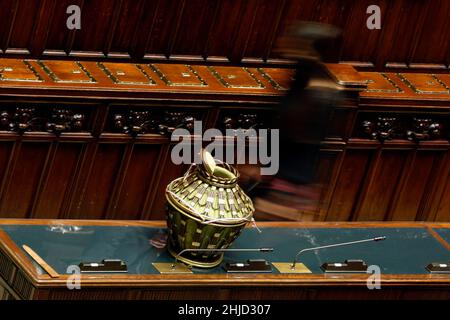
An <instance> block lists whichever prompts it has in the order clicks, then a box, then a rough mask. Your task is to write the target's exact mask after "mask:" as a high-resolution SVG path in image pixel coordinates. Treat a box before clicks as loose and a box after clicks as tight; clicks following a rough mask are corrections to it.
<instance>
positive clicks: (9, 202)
mask: <svg viewBox="0 0 450 320" xmlns="http://www.w3.org/2000/svg"><path fill="white" fill-rule="evenodd" d="M49 147H50V144H49V143H37V142H23V143H22V144H21V145H19V144H17V145H16V149H15V150H14V152H16V153H17V154H14V155H13V158H12V162H11V164H10V165H11V167H10V170H11V174H10V176H8V177H7V180H6V181H5V183H6V185H5V189H4V195H3V197H2V199H1V205H0V214H1V216H2V217H15V218H26V217H28V216H29V214H30V210H31V206H32V203H33V200H34V197H35V195H36V190H38V187H39V185H40V183H41V182H42V180H41V178H42V172H43V169H44V166H45V164H46V161H47V156H48V152H49Z"/></svg>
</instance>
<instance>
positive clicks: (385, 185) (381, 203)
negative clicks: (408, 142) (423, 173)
mask: <svg viewBox="0 0 450 320" xmlns="http://www.w3.org/2000/svg"><path fill="white" fill-rule="evenodd" d="M407 156H408V151H403V150H383V151H381V152H379V154H378V155H377V156H376V157H375V158H374V159H373V161H374V163H372V164H371V170H370V172H369V173H368V177H366V179H365V185H364V186H362V193H363V195H362V196H361V197H360V198H359V203H358V206H357V209H356V210H355V216H354V217H353V218H354V220H361V221H367V220H369V221H370V220H384V219H385V218H386V215H387V214H388V213H389V212H390V207H391V204H392V200H393V198H394V196H395V190H396V188H397V187H398V184H399V182H400V177H401V175H402V171H403V168H404V165H405V163H406V159H407Z"/></svg>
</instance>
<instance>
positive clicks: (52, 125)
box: [46, 109, 85, 135]
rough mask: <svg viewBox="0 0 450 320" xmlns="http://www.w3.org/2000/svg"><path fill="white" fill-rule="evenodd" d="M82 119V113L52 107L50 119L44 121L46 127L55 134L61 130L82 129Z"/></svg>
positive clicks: (83, 117) (83, 116)
mask: <svg viewBox="0 0 450 320" xmlns="http://www.w3.org/2000/svg"><path fill="white" fill-rule="evenodd" d="M84 121H85V115H84V114H81V113H75V114H74V113H73V112H72V110H68V109H53V112H52V114H51V116H50V121H48V122H47V123H46V129H47V131H48V132H52V133H54V134H56V135H59V134H60V133H62V132H71V131H72V132H73V131H82V129H83V127H84Z"/></svg>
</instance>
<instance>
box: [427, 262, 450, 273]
mask: <svg viewBox="0 0 450 320" xmlns="http://www.w3.org/2000/svg"><path fill="white" fill-rule="evenodd" d="M425 269H427V270H428V271H430V273H441V274H450V262H449V263H438V262H433V263H430V264H429V265H427V266H426V267H425Z"/></svg>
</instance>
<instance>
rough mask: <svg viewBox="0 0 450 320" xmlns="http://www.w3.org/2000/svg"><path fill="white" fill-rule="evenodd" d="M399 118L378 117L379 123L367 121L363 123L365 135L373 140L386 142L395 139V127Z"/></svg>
mask: <svg viewBox="0 0 450 320" xmlns="http://www.w3.org/2000/svg"><path fill="white" fill-rule="evenodd" d="M396 120H397V118H393V117H378V119H377V121H376V122H374V121H370V120H365V121H363V123H362V128H363V130H364V133H365V134H366V135H368V136H369V137H370V138H371V139H373V140H379V141H385V140H390V139H392V138H393V137H394V133H395V131H394V126H395V122H396Z"/></svg>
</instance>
